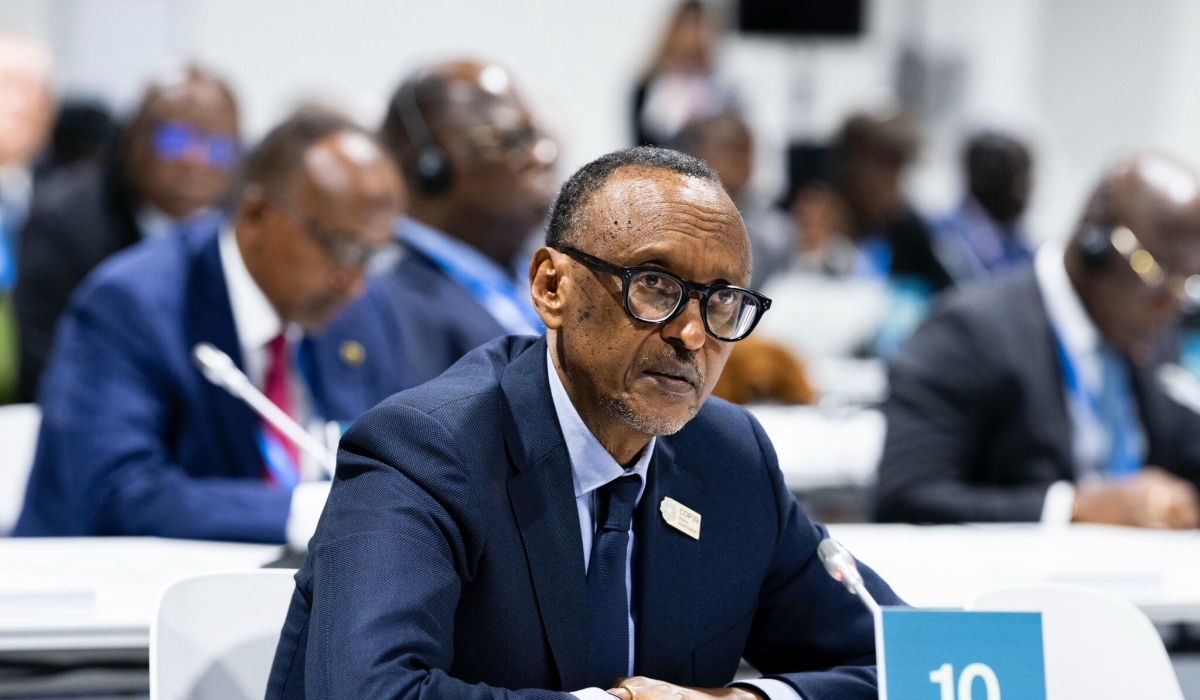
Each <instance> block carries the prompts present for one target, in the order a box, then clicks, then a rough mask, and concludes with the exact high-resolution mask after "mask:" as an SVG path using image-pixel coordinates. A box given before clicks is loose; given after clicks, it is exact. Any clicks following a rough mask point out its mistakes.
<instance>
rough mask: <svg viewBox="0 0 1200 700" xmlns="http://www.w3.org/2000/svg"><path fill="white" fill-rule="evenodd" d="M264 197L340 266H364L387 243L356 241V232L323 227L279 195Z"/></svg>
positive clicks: (385, 246)
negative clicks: (298, 225) (379, 244)
mask: <svg viewBox="0 0 1200 700" xmlns="http://www.w3.org/2000/svg"><path fill="white" fill-rule="evenodd" d="M266 199H267V202H269V203H270V204H271V206H272V207H274V208H275V209H277V210H278V211H279V212H280V213H281V214H283V215H284V216H286V217H287V218H289V219H291V220H292V221H295V222H296V223H298V224H300V228H302V229H304V233H306V234H308V237H309V238H311V239H312V240H313V242H314V243H316V244H317V245H319V246H320V247H321V250H323V251H325V254H326V255H328V256H329V258H330V259H331V260H332V261H333V262H334V263H336V264H337V265H338V266H340V267H345V268H359V267H364V266H366V265H367V263H369V262H370V261H371V259H372V258H374V257H375V256H376V255H378V254H379V253H381V252H382V251H383V250H384V249H386V248H387V247H388V246H387V245H382V246H377V245H371V244H370V243H361V242H359V241H356V240H354V237H355V236H356V235H357V234H356V233H354V232H351V231H335V230H333V229H328V228H325V227H323V226H321V225H320V224H318V223H317V222H316V221H314V220H313V219H312V217H310V216H307V215H306V214H304V213H303V212H301V211H300V210H299V209H298V208H297V207H294V206H292V205H291V204H289V203H288V202H286V201H284V200H282V199H280V198H279V197H272V196H268V197H267V198H266Z"/></svg>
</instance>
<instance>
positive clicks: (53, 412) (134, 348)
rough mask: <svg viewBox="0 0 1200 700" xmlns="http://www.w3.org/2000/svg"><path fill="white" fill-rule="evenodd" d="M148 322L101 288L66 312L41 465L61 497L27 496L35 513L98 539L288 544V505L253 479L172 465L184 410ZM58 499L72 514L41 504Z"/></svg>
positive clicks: (47, 398)
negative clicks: (171, 441) (173, 437)
mask: <svg viewBox="0 0 1200 700" xmlns="http://www.w3.org/2000/svg"><path fill="white" fill-rule="evenodd" d="M151 316H152V312H150V311H149V310H147V309H145V308H144V307H141V306H140V305H139V304H138V302H137V301H135V300H134V299H132V298H130V295H129V294H127V293H125V292H124V291H123V290H121V289H120V288H118V287H115V286H104V285H101V286H97V287H95V288H93V289H91V290H90V291H89V292H88V293H86V294H85V295H84V298H81V299H80V300H79V301H78V303H77V304H76V305H75V307H74V308H73V309H72V310H71V311H70V312H69V314H68V316H67V318H66V320H65V321H64V323H63V324H62V327H61V330H62V335H61V337H60V339H59V341H58V345H57V349H56V351H55V356H54V358H53V360H52V365H51V367H50V370H49V372H48V374H47V377H46V387H45V391H43V412H44V418H43V426H42V432H41V435H40V436H39V444H38V457H37V464H36V465H35V471H37V470H38V469H43V470H50V471H51V472H53V475H52V476H51V477H50V478H49V479H47V481H52V482H57V483H58V484H59V486H58V487H57V489H50V490H47V491H44V492H37V491H34V490H33V489H34V487H33V486H31V498H41V499H42V502H40V503H35V504H32V505H33V507H34V508H35V509H36V510H37V511H39V512H43V513H53V512H54V511H58V512H59V513H60V515H58V516H50V519H51V520H53V519H55V518H79V519H81V520H82V521H83V522H84V523H85V524H86V525H85V527H84V528H83V529H84V530H85V531H90V532H94V533H97V534H105V535H152V536H160V537H181V538H196V539H211V540H241V541H257V542H283V541H284V530H285V525H286V521H287V512H288V507H289V503H290V493H288V492H287V491H284V490H281V489H276V488H273V487H271V486H269V485H267V484H266V483H264V482H261V481H258V480H254V479H246V478H195V477H192V476H191V475H189V474H188V473H187V471H185V469H184V468H183V467H182V466H181V465H179V464H177V463H175V462H173V461H172V456H171V451H170V450H169V449H168V435H169V433H170V432H171V431H173V430H175V429H176V427H175V424H177V422H178V421H179V419H180V416H179V415H178V412H179V411H180V410H186V407H183V408H181V409H172V408H171V407H170V403H171V402H172V401H175V402H180V401H182V397H180V396H179V392H180V389H179V386H178V384H177V383H176V382H174V381H172V379H171V378H172V377H173V376H175V374H176V373H177V372H178V371H179V370H178V368H174V369H173V368H170V367H169V366H168V365H167V362H169V361H170V360H171V359H172V358H171V357H170V355H169V353H167V352H166V351H165V350H164V349H163V348H162V347H160V346H159V345H158V344H157V343H156V342H155V340H154V339H155V338H157V337H159V334H158V333H155V332H154V326H153V322H152V321H151ZM156 322H158V323H162V322H166V321H165V320H164V319H157V320H156ZM47 476H50V475H49V474H35V475H34V477H37V478H43V477H47ZM60 492H61V493H65V495H66V496H67V498H66V499H65V502H51V503H48V502H45V501H46V500H52V501H57V498H56V497H55V496H54V495H53V494H55V493H60ZM28 507H30V506H29V505H27V508H28ZM45 534H55V533H54V532H48V533H45Z"/></svg>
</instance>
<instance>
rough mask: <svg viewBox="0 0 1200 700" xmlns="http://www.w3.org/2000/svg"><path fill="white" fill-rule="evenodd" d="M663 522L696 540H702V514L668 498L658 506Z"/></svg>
mask: <svg viewBox="0 0 1200 700" xmlns="http://www.w3.org/2000/svg"><path fill="white" fill-rule="evenodd" d="M658 510H659V512H660V513H662V517H663V520H665V521H667V524H668V525H670V526H671V527H673V528H675V529H676V530H679V531H680V532H682V533H683V534H685V535H687V536H688V537H691V538H692V539H694V540H698V539H700V514H699V513H697V512H696V511H694V510H692V509H691V508H688V507H687V506H685V505H683V504H682V503H680V502H679V501H677V500H675V499H674V498H671V497H670V496H667V497H666V498H664V499H662V503H661V504H660V505H659V506H658Z"/></svg>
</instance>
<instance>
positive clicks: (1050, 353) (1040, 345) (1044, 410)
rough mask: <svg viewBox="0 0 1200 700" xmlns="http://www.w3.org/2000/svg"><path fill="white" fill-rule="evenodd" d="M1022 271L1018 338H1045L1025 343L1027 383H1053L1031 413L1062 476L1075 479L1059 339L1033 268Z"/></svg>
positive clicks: (1016, 311) (1016, 319)
mask: <svg viewBox="0 0 1200 700" xmlns="http://www.w3.org/2000/svg"><path fill="white" fill-rule="evenodd" d="M1019 274H1022V275H1024V276H1025V279H1023V280H1022V282H1021V287H1022V288H1023V289H1024V290H1025V291H1026V293H1024V294H1019V295H1017V296H1018V303H1017V305H1016V308H1015V309H1013V311H1012V312H1011V313H1012V316H1013V320H1014V322H1015V323H1016V324H1018V331H1017V333H1016V334H1015V337H1016V338H1036V339H1043V340H1039V341H1038V342H1032V343H1025V344H1023V349H1024V352H1023V353H1022V355H1021V356H1022V357H1024V358H1025V362H1026V363H1027V364H1026V366H1025V369H1024V371H1026V372H1028V373H1029V375H1028V378H1027V380H1026V384H1027V385H1028V386H1040V385H1044V384H1046V380H1047V379H1049V380H1051V385H1050V386H1049V387H1047V391H1046V392H1044V393H1043V394H1042V395H1041V396H1038V395H1037V394H1035V395H1034V397H1031V400H1032V401H1036V402H1037V405H1036V406H1034V407H1033V410H1031V411H1030V415H1034V416H1038V423H1039V426H1035V429H1036V430H1038V431H1039V432H1040V434H1042V435H1043V436H1044V437H1045V439H1046V440H1047V441H1048V442H1049V446H1050V449H1051V450H1052V451H1053V452H1054V453H1055V459H1054V462H1055V464H1057V465H1059V467H1060V469H1059V476H1060V478H1063V479H1067V480H1074V478H1075V469H1074V464H1075V451H1074V448H1073V447H1072V436H1073V435H1074V429H1073V427H1072V426H1071V418H1070V415H1069V414H1068V412H1067V400H1066V396H1065V394H1064V391H1063V370H1062V364H1061V363H1060V362H1059V359H1058V345H1057V343H1058V340H1057V336H1056V335H1055V332H1054V327H1053V326H1052V325H1051V324H1050V317H1049V315H1048V314H1047V312H1046V302H1045V300H1044V299H1043V297H1042V290H1041V287H1040V286H1039V285H1038V282H1037V276H1036V274H1035V273H1034V271H1033V269H1032V268H1030V269H1027V270H1025V271H1023V272H1021V273H1019Z"/></svg>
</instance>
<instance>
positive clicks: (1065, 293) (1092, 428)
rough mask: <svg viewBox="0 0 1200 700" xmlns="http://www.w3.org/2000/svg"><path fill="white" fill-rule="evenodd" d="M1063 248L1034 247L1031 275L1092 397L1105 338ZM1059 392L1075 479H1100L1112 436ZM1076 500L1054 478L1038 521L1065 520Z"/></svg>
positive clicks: (1069, 488) (1099, 377) (1076, 402)
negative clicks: (1069, 431) (1069, 272)
mask: <svg viewBox="0 0 1200 700" xmlns="http://www.w3.org/2000/svg"><path fill="white" fill-rule="evenodd" d="M1064 252H1065V251H1064V249H1063V247H1062V246H1061V245H1057V244H1053V243H1046V244H1044V245H1042V246H1041V247H1040V248H1038V251H1037V254H1036V255H1035V257H1034V262H1033V268H1034V275H1035V277H1036V279H1037V284H1038V289H1039V290H1040V291H1041V293H1042V301H1043V303H1044V304H1045V305H1046V315H1047V316H1048V317H1049V319H1050V325H1051V326H1052V327H1053V328H1054V332H1055V333H1056V334H1057V335H1058V338H1059V340H1060V341H1061V342H1062V344H1063V350H1064V351H1065V352H1066V354H1067V357H1068V358H1070V361H1071V364H1072V365H1073V366H1074V367H1075V371H1076V373H1077V374H1078V375H1079V381H1080V383H1081V384H1082V386H1083V387H1084V388H1085V390H1086V391H1088V392H1089V393H1090V394H1091V395H1093V396H1097V395H1099V394H1100V391H1101V389H1102V387H1103V383H1104V365H1103V359H1102V358H1101V356H1100V352H1101V348H1102V342H1103V339H1102V338H1101V336H1100V331H1099V329H1097V328H1096V324H1095V323H1094V322H1093V321H1092V317H1091V316H1089V315H1088V312H1087V309H1086V308H1085V307H1084V305H1083V301H1082V300H1081V299H1080V298H1079V293H1078V292H1077V291H1075V285H1073V284H1072V283H1071V278H1070V276H1068V275H1067V266H1066V263H1065V262H1064V258H1063V256H1064ZM1055 355H1056V356H1057V352H1056V353H1055ZM1063 392H1064V394H1065V399H1066V404H1067V412H1068V415H1069V416H1070V419H1071V428H1072V435H1071V448H1072V455H1073V456H1074V458H1075V476H1076V479H1077V480H1087V479H1090V478H1098V477H1097V474H1098V472H1099V465H1100V462H1101V460H1102V459H1103V458H1104V456H1105V455H1106V454H1107V450H1108V443H1109V440H1110V437H1109V436H1108V434H1107V431H1106V429H1105V428H1104V426H1103V425H1102V424H1101V423H1100V421H1099V419H1098V418H1097V417H1096V416H1095V415H1094V413H1093V412H1092V411H1090V410H1088V409H1087V408H1086V407H1085V406H1081V405H1080V400H1079V398H1078V397H1074V396H1071V395H1070V392H1069V391H1067V389H1066V387H1064V388H1063ZM1074 503H1075V488H1074V486H1072V484H1071V483H1070V482H1067V481H1060V482H1056V483H1055V484H1053V485H1052V486H1051V487H1050V490H1049V491H1047V492H1046V500H1045V501H1044V502H1043V506H1042V522H1043V523H1046V524H1064V523H1069V522H1070V521H1071V516H1072V512H1073V510H1074Z"/></svg>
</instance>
